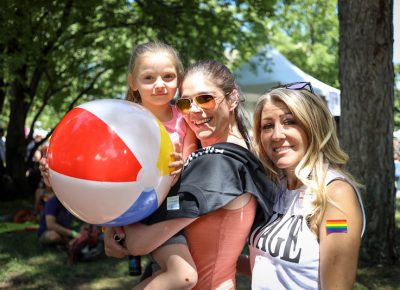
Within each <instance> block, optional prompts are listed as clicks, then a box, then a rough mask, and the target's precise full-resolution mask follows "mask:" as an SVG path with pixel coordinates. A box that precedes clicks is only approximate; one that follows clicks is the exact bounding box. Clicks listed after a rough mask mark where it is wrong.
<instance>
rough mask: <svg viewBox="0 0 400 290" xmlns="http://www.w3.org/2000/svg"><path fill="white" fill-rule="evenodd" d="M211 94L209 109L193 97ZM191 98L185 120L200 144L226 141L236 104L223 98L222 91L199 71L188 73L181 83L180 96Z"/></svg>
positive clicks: (206, 144) (205, 144)
mask: <svg viewBox="0 0 400 290" xmlns="http://www.w3.org/2000/svg"><path fill="white" fill-rule="evenodd" d="M200 95H211V96H213V97H214V98H215V106H214V107H213V108H210V109H202V108H200V107H199V106H198V105H197V103H196V101H195V100H194V98H195V97H197V96H200ZM181 98H188V99H191V100H192V103H191V106H190V109H189V112H188V114H186V115H184V118H185V120H186V122H187V123H188V124H189V126H190V128H191V129H192V131H193V132H194V133H195V134H196V136H197V138H198V139H199V140H200V141H201V143H202V146H208V145H212V144H215V143H218V142H223V141H226V139H227V137H228V134H229V122H230V115H231V112H233V110H234V108H235V107H236V105H233V104H230V102H229V101H227V100H226V99H225V96H224V93H223V91H222V90H221V89H219V88H218V87H217V86H216V85H215V84H214V83H213V82H212V81H211V80H209V79H208V78H207V77H205V76H204V75H203V74H202V73H201V72H197V73H193V74H190V75H188V76H187V77H186V78H185V79H184V81H183V84H182V97H181Z"/></svg>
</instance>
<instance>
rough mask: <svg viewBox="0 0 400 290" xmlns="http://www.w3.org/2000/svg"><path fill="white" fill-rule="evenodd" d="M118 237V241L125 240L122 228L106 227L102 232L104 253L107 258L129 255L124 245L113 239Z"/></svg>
mask: <svg viewBox="0 0 400 290" xmlns="http://www.w3.org/2000/svg"><path fill="white" fill-rule="evenodd" d="M115 237H118V239H119V240H120V241H122V240H124V239H125V232H124V230H123V228H122V227H106V229H105V231H104V252H105V253H106V255H107V256H109V257H114V258H123V257H125V256H128V255H130V253H129V251H128V249H127V248H126V247H125V244H124V243H122V244H121V243H120V242H118V241H117V239H115Z"/></svg>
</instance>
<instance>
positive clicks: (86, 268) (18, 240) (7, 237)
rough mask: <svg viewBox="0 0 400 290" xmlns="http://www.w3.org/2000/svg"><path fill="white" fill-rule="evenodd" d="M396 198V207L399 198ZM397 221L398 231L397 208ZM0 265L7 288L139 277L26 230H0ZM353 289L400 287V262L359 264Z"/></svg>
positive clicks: (108, 284)
mask: <svg viewBox="0 0 400 290" xmlns="http://www.w3.org/2000/svg"><path fill="white" fill-rule="evenodd" d="M397 201H398V202H397V205H398V207H397V208H398V209H399V208H400V199H398V200H397ZM31 204H33V202H31V201H29V200H23V201H13V202H2V203H1V204H0V216H4V215H8V214H12V213H13V211H15V209H31V208H32V206H31ZM396 222H397V225H398V234H399V231H400V229H399V227H400V210H398V211H397V214H396ZM1 225H2V224H1V223H0V232H1ZM3 225H4V224H3ZM147 262H148V259H147V257H143V259H142V263H143V266H145V265H146V263H147ZM0 268H1V271H0V289H9V290H14V289H21V290H22V289H52V290H53V289H54V290H64V289H68V290H70V289H74V290H75V289H77V290H91V289H94V290H95V289H96V290H100V289H111V290H112V289H115V290H118V289H130V288H132V287H133V286H134V285H135V284H136V283H137V282H138V279H139V278H138V277H135V276H129V275H128V261H127V259H114V258H109V257H100V258H99V259H97V260H96V261H92V262H78V263H76V264H70V263H69V262H68V260H67V254H66V253H65V252H63V251H61V250H56V249H53V250H43V249H40V248H39V247H38V244H37V240H36V232H35V231H25V230H20V231H13V232H4V233H0ZM237 289H238V290H245V289H250V282H249V279H247V278H245V277H243V276H238V286H237ZM354 289H356V290H365V289H377V290H395V289H397V290H400V265H399V264H398V265H396V266H390V267H383V266H376V267H363V268H359V270H358V272H357V282H356V285H355V287H354Z"/></svg>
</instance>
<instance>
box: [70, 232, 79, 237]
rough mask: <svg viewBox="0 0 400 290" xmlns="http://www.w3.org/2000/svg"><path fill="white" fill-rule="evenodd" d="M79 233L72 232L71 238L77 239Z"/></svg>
mask: <svg viewBox="0 0 400 290" xmlns="http://www.w3.org/2000/svg"><path fill="white" fill-rule="evenodd" d="M77 235H78V233H77V232H76V231H75V230H71V237H73V238H76V236H77Z"/></svg>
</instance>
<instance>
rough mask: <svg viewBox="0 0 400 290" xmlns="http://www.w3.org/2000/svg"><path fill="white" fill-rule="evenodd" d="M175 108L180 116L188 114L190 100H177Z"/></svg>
mask: <svg viewBox="0 0 400 290" xmlns="http://www.w3.org/2000/svg"><path fill="white" fill-rule="evenodd" d="M176 107H177V108H178V110H179V111H181V113H182V114H187V113H189V110H190V100H189V99H178V100H177V101H176Z"/></svg>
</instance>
